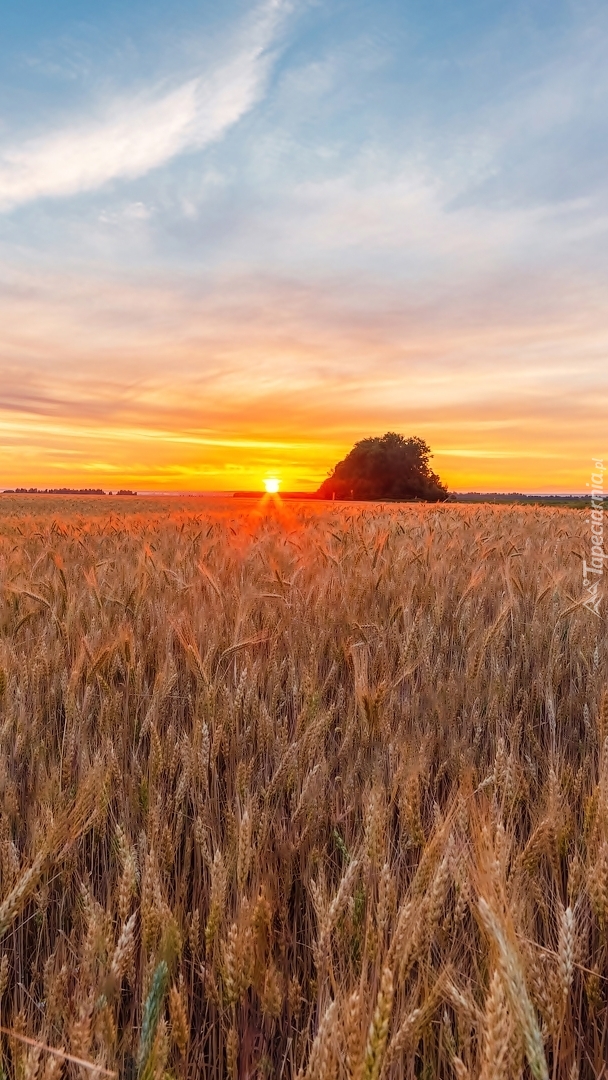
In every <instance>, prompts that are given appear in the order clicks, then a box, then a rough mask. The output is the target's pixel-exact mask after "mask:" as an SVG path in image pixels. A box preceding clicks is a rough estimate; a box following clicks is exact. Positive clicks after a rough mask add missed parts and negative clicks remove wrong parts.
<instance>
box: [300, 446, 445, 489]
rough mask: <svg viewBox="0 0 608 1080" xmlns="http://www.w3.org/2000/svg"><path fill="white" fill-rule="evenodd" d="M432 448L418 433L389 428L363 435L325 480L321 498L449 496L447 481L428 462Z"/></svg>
mask: <svg viewBox="0 0 608 1080" xmlns="http://www.w3.org/2000/svg"><path fill="white" fill-rule="evenodd" d="M430 457H431V449H430V447H429V446H427V444H426V443H425V442H424V440H423V439H418V438H417V437H416V436H414V437H413V438H410V439H406V438H405V437H404V436H403V435H396V434H395V432H393V431H387V433H386V435H383V436H382V437H376V438H369V439H361V441H360V442H358V443H355V445H354V446H353V448H352V450H351V452H350V454H348V455H347V457H345V458H344V461H339V462H338V464H337V465H336V467H335V469H334V470H333V472H332V473H331V474H330V475H329V476H328V477H327V480H324V481H323V483H322V484H321V487H320V488H319V490H318V492H317V495H318V496H319V498H321V499H334V498H335V499H425V500H427V501H429V502H439V501H440V500H443V499H446V498H447V494H448V490H447V487H446V486H445V484H442V483H441V480H440V479H439V477H438V476H437V474H436V473H434V472H433V471H432V470H431V468H430V466H429V458H430Z"/></svg>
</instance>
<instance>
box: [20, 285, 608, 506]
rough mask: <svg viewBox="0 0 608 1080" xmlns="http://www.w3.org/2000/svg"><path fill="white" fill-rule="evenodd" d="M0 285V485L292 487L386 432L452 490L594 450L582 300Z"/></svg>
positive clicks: (551, 478) (519, 486) (538, 473)
mask: <svg viewBox="0 0 608 1080" xmlns="http://www.w3.org/2000/svg"><path fill="white" fill-rule="evenodd" d="M18 286H19V287H18V288H16V289H14V290H13V293H12V296H11V297H10V300H9V301H8V302H7V300H6V298H3V299H0V325H1V327H2V331H1V333H2V338H3V342H4V357H5V360H4V370H5V373H4V382H3V400H4V405H5V407H4V409H3V410H2V411H1V412H0V476H1V483H2V485H3V486H16V485H19V486H47V485H48V486H64V485H65V486H81V485H82V486H103V487H107V488H115V487H124V486H126V487H134V488H137V489H150V490H155V489H156V490H173V489H175V490H230V489H234V488H256V489H257V488H260V487H261V486H262V483H263V480H264V478H265V477H266V476H267V475H277V476H278V477H279V478H280V479H281V484H282V487H283V489H284V490H288V489H298V490H312V489H314V488H315V487H316V486H317V485H318V484H319V483H320V482H321V480H322V479H323V477H324V476H325V475H326V473H327V471H328V470H329V469H330V467H331V466H332V465H333V464H334V463H335V462H336V461H337V460H339V459H340V458H341V457H342V456H344V454H345V453H346V452H347V451H348V449H349V448H350V446H351V445H352V443H353V442H354V441H356V440H357V439H359V438H362V437H365V436H367V435H369V434H383V433H384V432H385V431H386V430H396V431H400V432H403V433H404V434H406V435H410V434H415V435H419V436H421V437H423V438H424V439H426V440H427V442H428V443H429V444H430V446H431V448H432V449H433V451H434V455H435V457H434V462H433V464H434V468H435V469H436V471H437V472H439V474H440V476H441V477H442V479H443V480H444V481H445V482H446V483H447V484H448V486H449V487H450V488H451V489H454V490H489V491H492V490H498V491H505V490H506V491H509V490H519V491H547V492H550V491H582V490H584V486H585V482H586V478H587V476H588V472H589V459H590V457H591V456H592V455H594V454H601V452H602V448H601V439H602V437H603V426H604V417H605V411H604V404H603V401H602V398H601V395H599V394H598V393H596V390H595V387H594V383H593V378H592V374H593V368H594V365H595V364H596V362H597V360H596V358H597V355H598V353H599V352H600V350H601V349H602V348H603V345H604V342H605V339H606V336H608V335H607V334H606V332H605V330H604V324H603V322H602V321H601V316H602V315H603V311H602V310H601V307H600V310H593V309H591V310H588V311H587V312H586V316H585V318H584V319H583V318H582V317H581V316H579V317H578V318H577V319H573V318H572V317H569V318H568V317H561V318H559V317H558V316H557V315H556V314H554V315H553V320H552V321H551V322H548V321H545V320H543V319H542V318H538V317H537V316H536V315H535V316H534V317H528V318H527V319H526V320H525V321H522V322H520V325H519V326H511V325H509V324H508V323H507V320H506V317H504V316H500V312H498V313H496V312H495V313H494V315H493V320H492V325H491V326H487V325H484V323H483V322H482V323H481V325H480V320H479V317H478V314H477V313H476V312H475V311H473V312H471V313H466V312H465V313H464V314H463V312H462V311H458V310H455V309H454V307H453V306H452V308H451V309H450V308H449V307H448V306H447V305H446V310H445V311H444V313H443V317H442V320H441V321H438V320H436V318H435V317H434V309H433V308H431V309H430V310H426V311H425V310H424V309H423V308H420V307H419V308H418V309H413V310H409V311H408V310H407V309H406V310H399V308H398V306H395V307H393V306H392V305H391V304H390V303H389V304H386V303H385V304H384V306H382V305H378V304H376V305H375V306H372V307H371V308H370V307H369V306H368V309H367V310H365V307H363V308H362V309H360V310H359V311H357V312H354V311H353V303H352V298H349V303H345V302H344V301H343V299H342V298H341V297H339V296H337V297H331V296H328V295H327V294H324V293H323V292H321V293H319V294H317V293H316V292H314V291H311V290H307V291H306V292H303V291H302V290H300V289H298V288H291V289H290V288H288V287H287V286H285V284H284V283H273V282H270V281H267V282H265V283H264V284H263V285H262V284H260V283H259V282H258V283H253V282H249V281H245V282H242V283H241V284H240V286H239V288H238V289H235V288H233V290H232V292H231V297H230V300H229V302H226V299H225V297H224V296H223V294H222V290H221V289H219V290H218V289H206V290H204V291H203V290H201V291H200V293H197V290H196V289H192V288H190V289H184V287H183V283H181V284H180V283H178V285H176V284H175V283H172V282H166V281H160V280H157V279H150V280H148V281H146V282H144V283H142V282H141V280H140V281H138V282H137V283H136V284H134V283H132V282H129V281H127V280H125V281H123V282H120V283H118V284H112V285H108V284H107V283H104V282H99V281H96V280H95V279H93V278H88V279H87V278H86V277H83V278H79V279H76V278H75V277H71V278H63V279H59V280H58V279H57V278H52V279H49V278H48V277H46V276H44V275H40V274H35V275H30V276H26V275H23V277H22V278H21V280H20V281H19V282H18ZM390 299H391V298H390V296H389V300H390ZM378 308H380V310H378ZM499 316H500V317H499ZM573 355H576V356H577V365H573V363H572V360H571V357H572V356H573ZM25 356H27V357H28V365H29V366H28V369H27V370H26V369H25V368H24V366H23V364H22V358H23V357H25ZM7 405H8V406H10V407H9V408H7Z"/></svg>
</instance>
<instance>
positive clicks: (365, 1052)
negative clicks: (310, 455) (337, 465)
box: [0, 496, 608, 1080]
mask: <svg viewBox="0 0 608 1080" xmlns="http://www.w3.org/2000/svg"><path fill="white" fill-rule="evenodd" d="M0 513H1V514H2V529H1V530H0V935H1V938H0V1026H1V1027H2V1029H3V1031H4V1032H6V1033H5V1034H2V1035H1V1036H0V1038H1V1042H0V1069H1V1070H3V1075H4V1076H6V1077H7V1080H8V1078H10V1080H13V1077H14V1078H17V1077H19V1076H21V1077H31V1078H33V1077H36V1078H42V1080H57V1078H58V1077H59V1076H60V1075H63V1076H64V1077H65V1078H66V1080H72V1077H76V1076H77V1075H80V1074H81V1075H84V1074H85V1073H88V1075H91V1074H92V1073H93V1072H95V1070H97V1072H98V1074H99V1075H106V1074H107V1073H108V1072H110V1073H116V1074H118V1075H121V1076H137V1075H138V1076H139V1077H140V1080H143V1078H146V1080H153V1078H156V1077H158V1080H163V1078H164V1077H165V1076H171V1077H175V1078H176V1080H189V1078H191V1077H195V1076H196V1077H198V1076H204V1075H209V1076H215V1077H217V1078H218V1080H224V1078H226V1080H228V1078H231V1080H244V1078H245V1077H251V1078H253V1077H256V1078H259V1080H262V1078H263V1077H270V1076H282V1077H283V1078H284V1080H289V1078H292V1080H294V1078H295V1077H296V1076H298V1075H300V1076H302V1077H309V1078H318V1080H321V1078H322V1080H372V1078H373V1080H376V1078H380V1077H381V1078H382V1080H398V1078H399V1080H400V1078H402V1077H403V1078H405V1080H414V1078H415V1077H419V1076H428V1077H431V1076H441V1077H445V1078H446V1080H450V1078H452V1077H456V1078H459V1080H464V1078H465V1077H466V1078H468V1080H486V1077H489V1076H501V1077H504V1078H505V1080H511V1078H517V1077H520V1076H522V1077H523V1076H526V1075H530V1074H532V1075H535V1076H537V1077H538V1078H542V1077H546V1076H547V1075H551V1076H552V1078H553V1080H569V1078H571V1077H579V1078H580V1080H592V1077H595V1076H597V1075H600V1074H601V1071H602V1068H603V1067H604V1064H605V1062H604V1057H605V1053H606V1046H608V979H607V977H606V972H607V970H608V969H607V963H608V747H607V743H606V740H607V738H608V691H607V689H606V688H607V687H608V627H607V623H606V618H605V613H604V615H603V617H602V619H600V620H598V619H597V618H596V617H595V616H594V615H593V614H592V613H590V612H586V611H585V610H584V609H583V608H582V607H581V605H580V603H578V599H577V598H578V597H580V591H581V558H584V557H585V551H586V544H587V541H588V537H587V535H586V531H585V529H586V525H585V514H584V511H580V512H579V511H575V510H562V509H550V508H542V509H535V508H533V507H525V508H512V507H508V506H507V507H492V506H449V505H443V506H417V505H411V506H399V507H397V506H389V507H383V506H380V505H365V506H364V505H355V504H353V505H349V504H344V505H336V504H332V505H324V504H314V503H310V504H307V503H302V504H295V503H285V504H280V503H274V504H272V503H271V504H264V505H259V504H255V505H254V504H247V503H240V502H236V501H226V502H221V501H214V502H211V501H204V500H197V499H188V500H186V499H184V500H179V499H175V500H164V501H162V500H156V499H152V498H150V499H148V500H144V499H133V500H125V501H120V502H119V501H117V500H115V501H108V500H100V501H93V500H87V499H84V498H83V499H76V498H74V499H69V498H66V499H58V498H52V497H48V498H47V497H31V498H30V499H28V498H19V497H11V496H3V498H2V502H1V503H0ZM24 1040H26V1041H24ZM27 1040H32V1041H30V1042H28V1041H27ZM74 1059H78V1061H77V1062H75V1060H74ZM78 1070H80V1073H79V1072H78Z"/></svg>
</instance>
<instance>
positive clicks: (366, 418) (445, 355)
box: [0, 0, 608, 491]
mask: <svg viewBox="0 0 608 1080" xmlns="http://www.w3.org/2000/svg"><path fill="white" fill-rule="evenodd" d="M37 2H38V0H27V4H26V8H27V12H26V13H25V14H29V22H28V27H27V28H26V26H25V23H24V25H23V27H21V29H20V28H19V26H17V23H18V20H19V18H20V16H18V15H17V14H14V15H13V19H14V20H16V28H14V30H13V32H14V33H15V34H17V31H18V30H19V32H20V33H21V34H22V37H26V38H27V34H30V35H31V36H32V40H31V42H29V43H28V44H29V51H28V53H27V57H26V54H25V52H24V51H23V49H22V51H21V52H19V49H18V48H16V47H15V49H14V50H13V55H14V57H17V59H16V60H15V59H13V60H12V61H11V62H12V64H13V66H12V68H10V71H9V74H10V77H11V79H12V80H13V83H14V86H13V91H14V92H13V93H11V94H10V95H9V94H8V92H7V93H5V94H4V95H3V100H6V101H7V103H8V104H7V107H6V111H5V114H4V115H3V116H0V377H1V382H0V487H1V486H3V485H6V486H13V485H17V484H19V485H30V484H31V485H37V484H47V483H48V484H55V483H57V484H59V483H62V484H66V485H67V484H75V485H76V484H82V485H85V484H86V485H89V484H90V485H93V484H95V485H97V484H99V485H102V486H103V485H105V486H119V485H124V486H128V487H137V488H151V489H163V490H168V489H173V488H175V489H181V490H194V489H196V490H212V489H216V490H230V489H235V488H252V489H253V488H255V489H261V488H262V487H263V484H264V480H265V479H269V478H272V477H274V476H279V475H280V477H281V490H289V489H290V488H291V489H293V488H296V489H299V490H307V489H308V490H310V489H313V488H314V487H316V486H317V485H318V484H319V483H320V482H321V481H322V479H323V478H324V476H325V475H326V473H327V472H328V470H329V469H330V468H331V467H332V465H333V464H335V462H336V461H337V460H338V459H339V458H340V457H343V456H344V454H345V453H346V452H347V450H348V449H349V447H350V445H351V444H352V442H353V441H354V440H356V439H357V438H361V437H364V436H366V435H370V434H382V433H383V432H384V431H386V430H397V431H401V432H403V433H404V434H406V435H410V434H415V435H419V436H421V437H423V438H424V439H426V440H427V441H428V442H429V444H430V445H431V447H432V448H433V451H434V453H435V457H434V460H433V467H434V468H435V469H436V470H437V471H438V472H439V473H440V475H441V476H442V478H443V479H444V480H445V481H446V482H447V483H448V485H449V486H450V487H453V488H460V489H485V490H513V489H519V490H527V491H532V490H536V491H552V490H553V491H555V490H563V491H576V490H581V489H582V487H583V486H584V478H585V476H586V475H587V472H588V468H587V459H588V458H589V456H590V454H600V453H602V452H603V451H602V445H601V442H602V439H605V432H604V429H605V416H606V414H607V407H608V365H607V364H606V354H607V350H608V330H607V329H606V327H607V326H608V322H607V318H606V316H607V314H608V313H607V311H606V308H607V306H608V302H607V301H606V299H605V298H606V296H607V295H608V292H607V289H606V286H607V285H608V282H607V281H606V278H607V277H608V273H607V270H608V267H607V266H606V255H605V252H606V244H605V233H606V231H607V229H608V215H606V213H605V209H604V208H605V205H606V201H605V198H606V191H605V187H606V176H607V175H608V170H607V169H606V168H605V165H606V164H608V163H607V162H605V161H604V157H605V156H606V154H605V151H604V149H603V148H604V146H606V145H608V143H607V141H606V140H605V138H604V129H605V126H606V124H607V123H608V121H606V119H605V116H606V115H608V114H606V112H605V109H604V107H603V106H604V104H605V101H606V97H608V79H607V78H606V76H605V73H604V70H603V65H602V64H601V62H600V61H601V56H602V43H604V44H608V17H607V16H606V14H605V12H604V11H603V9H602V8H601V7H600V6H599V5H596V4H593V3H590V4H588V5H585V7H584V8H583V7H581V8H580V9H578V11H577V12H574V11H570V12H567V11H565V10H564V11H561V12H554V13H553V15H552V16H551V18H550V19H549V16H548V14H547V12H546V9H544V8H543V12H541V11H540V7H539V9H538V11H536V9H535V7H534V5H532V9H526V10H525V11H524V6H522V7H521V8H520V7H519V6H518V5H517V4H515V5H513V6H512V7H511V9H510V11H509V12H507V11H506V9H505V11H504V12H502V10H501V11H500V12H499V11H498V9H497V10H496V12H494V13H493V14H491V15H490V14H489V13H487V14H486V15H485V16H484V18H483V19H479V18H478V17H477V14H476V9H475V5H474V4H473V3H472V0H471V3H470V4H466V5H463V6H462V8H459V9H458V12H454V13H453V15H452V16H451V17H450V20H448V22H449V26H447V25H446V26H444V24H443V22H442V20H441V19H440V18H439V16H440V14H441V12H440V8H439V6H438V5H436V4H433V3H431V4H430V5H428V6H425V7H424V8H423V7H422V6H418V5H416V4H413V3H412V5H411V6H409V7H408V6H407V5H405V6H404V7H403V9H401V8H400V9H399V10H397V9H396V8H395V6H394V5H392V4H389V3H388V0H387V2H386V3H385V2H381V3H379V4H378V5H376V6H375V9H374V12H373V13H372V12H371V9H370V8H369V5H364V4H360V3H358V2H356V3H354V4H353V5H352V6H351V7H350V8H349V12H348V18H347V16H346V12H345V11H343V10H342V8H341V7H340V5H338V4H333V2H332V3H329V4H328V5H324V6H323V7H321V6H319V5H316V4H314V3H309V2H304V0H302V2H301V3H296V2H294V3H279V2H274V3H263V4H260V5H254V4H250V5H247V4H242V3H238V4H237V3H233V2H232V0H231V2H230V3H229V4H227V6H226V8H225V10H224V9H222V13H221V14H220V13H219V11H216V10H215V9H213V10H212V9H211V7H208V8H207V7H206V5H203V8H202V12H201V10H199V8H195V6H194V5H191V4H190V0H179V2H178V3H177V6H176V8H175V10H174V11H173V12H172V19H171V20H169V19H168V15H167V14H165V13H163V12H162V11H161V9H160V8H158V9H157V8H156V7H155V6H152V7H149V8H147V9H146V11H144V8H143V6H142V7H141V8H140V6H139V4H134V5H133V8H132V9H129V12H126V11H125V12H121V14H120V15H117V14H116V11H115V10H114V8H113V7H112V6H111V5H110V4H107V5H105V4H102V5H101V6H100V8H99V11H98V12H97V14H96V16H95V22H93V23H91V24H87V25H86V27H85V29H83V25H84V24H82V23H78V24H77V23H76V22H74V13H73V12H70V11H69V10H68V11H67V12H66V14H65V20H64V21H63V22H62V19H63V18H64V17H63V16H61V18H60V17H59V16H56V25H55V24H54V23H53V18H52V17H51V16H50V15H49V19H50V24H48V25H46V30H45V35H46V36H45V37H44V39H43V38H42V37H37V36H36V33H37V32H36V31H35V30H31V29H29V27H31V26H33V27H36V26H37V25H38V23H37V21H36V19H35V18H33V15H34V14H35V12H34V9H35V8H36V5H37ZM68 8H69V5H68ZM25 14H24V16H23V17H24V19H25ZM117 20H118V21H117ZM121 20H122V21H121ZM547 20H548V21H547ZM9 30H10V27H9ZM85 30H86V34H85ZM40 33H42V31H41V32H40ZM102 33H103V34H104V35H105V37H104V41H105V42H106V46H104V48H105V49H106V51H105V52H104V49H102V48H101V46H100V45H99V44H98V39H99V35H100V34H102ZM78 34H80V38H78ZM70 35H72V36H70ZM9 36H10V35H9ZM20 40H21V39H20ZM99 40H100V39H99ZM74 42H76V44H74ZM515 45H517V48H515V47H514V46H515ZM1 48H2V47H1V46H0V60H1V59H2V55H1ZM53 50H55V53H56V55H57V62H56V63H55V65H54V66H53V65H52V64H51V62H50V60H49V59H48V58H49V56H50V57H53V56H54V55H55V53H54V51H53ZM37 51H38V54H40V55H44V57H45V63H44V64H42V63H41V62H40V63H38V61H36V62H34V60H35V59H36V55H37ZM66 55H68V56H70V57H72V56H73V57H74V63H73V64H72V66H70V65H69V64H67V62H66V60H65V57H66ZM19 58H21V59H19ZM76 60H77V61H78V63H76ZM56 69H57V70H58V71H59V74H57V70H56ZM6 70H8V69H6ZM48 72H50V74H49V73H48ZM1 78H2V76H0V81H1ZM6 78H8V75H7V76H6ZM62 79H63V82H62ZM66 87H68V89H69V93H68V92H67V90H66ZM2 88H3V87H1V86H0V89H2ZM4 89H5V90H6V86H4ZM32 103H34V106H36V107H33V106H32ZM26 104H28V107H27V108H26V107H25V105H26ZM573 155H574V156H576V158H577V168H576V169H573V168H572V159H573Z"/></svg>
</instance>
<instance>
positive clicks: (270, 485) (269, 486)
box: [264, 476, 281, 495]
mask: <svg viewBox="0 0 608 1080" xmlns="http://www.w3.org/2000/svg"><path fill="white" fill-rule="evenodd" d="M280 483H281V481H280V480H277V479H276V477H274V476H271V477H269V478H268V480H264V487H265V488H266V491H267V492H268V494H269V495H276V494H277V492H278V490H279V484H280Z"/></svg>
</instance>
